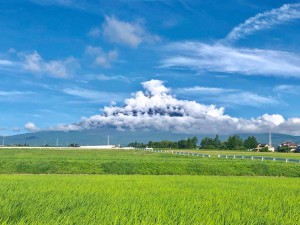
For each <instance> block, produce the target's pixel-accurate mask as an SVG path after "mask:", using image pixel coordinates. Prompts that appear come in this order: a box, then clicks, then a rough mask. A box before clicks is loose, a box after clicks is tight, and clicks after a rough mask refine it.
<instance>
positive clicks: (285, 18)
mask: <svg viewBox="0 0 300 225" xmlns="http://www.w3.org/2000/svg"><path fill="white" fill-rule="evenodd" d="M297 19H300V3H295V4H285V5H283V6H281V7H280V8H276V9H272V10H270V11H266V12H263V13H259V14H257V15H255V16H253V17H251V18H249V19H247V20H246V21H245V22H244V23H241V24H240V25H238V26H236V27H234V28H233V29H232V30H231V32H230V33H229V34H228V35H227V36H226V38H225V39H224V41H234V40H238V39H241V38H244V37H247V36H249V35H251V34H253V33H255V32H257V31H260V30H265V29H272V28H274V27H275V26H276V25H280V24H283V23H286V22H289V21H292V20H297Z"/></svg>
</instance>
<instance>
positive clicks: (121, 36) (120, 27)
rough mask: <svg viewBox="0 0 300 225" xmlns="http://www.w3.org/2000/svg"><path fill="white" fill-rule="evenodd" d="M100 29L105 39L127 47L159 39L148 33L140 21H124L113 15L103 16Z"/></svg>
mask: <svg viewBox="0 0 300 225" xmlns="http://www.w3.org/2000/svg"><path fill="white" fill-rule="evenodd" d="M93 29H95V28H93ZM102 30H103V36H104V38H105V39H106V40H107V41H110V42H113V43H117V44H122V45H126V46H129V47H137V46H139V45H140V44H141V43H143V42H145V43H153V42H157V41H159V40H160V38H159V36H157V35H152V34H150V33H149V32H148V31H147V30H146V29H145V28H144V27H143V25H142V24H141V23H140V22H133V23H130V22H125V21H121V20H118V19H117V18H115V17H114V16H111V17H110V16H106V17H105V22H104V23H103V25H102ZM91 31H92V30H91ZM91 31H90V33H91ZM92 33H94V32H92Z"/></svg>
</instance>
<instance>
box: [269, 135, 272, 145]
mask: <svg viewBox="0 0 300 225" xmlns="http://www.w3.org/2000/svg"><path fill="white" fill-rule="evenodd" d="M269 146H270V148H271V147H272V134H271V132H269Z"/></svg>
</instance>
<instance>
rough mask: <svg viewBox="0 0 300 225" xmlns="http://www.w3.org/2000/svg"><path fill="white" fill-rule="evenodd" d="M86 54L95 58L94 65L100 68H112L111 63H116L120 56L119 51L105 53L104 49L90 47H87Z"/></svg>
mask: <svg viewBox="0 0 300 225" xmlns="http://www.w3.org/2000/svg"><path fill="white" fill-rule="evenodd" d="M85 53H86V54H87V55H89V56H91V57H93V60H94V63H95V64H96V65H98V66H100V67H110V66H111V63H113V62H114V61H116V60H117V59H118V55H119V53H118V51H117V50H110V51H108V52H104V51H103V50H102V48H100V47H94V46H90V45H89V46H87V47H86V49H85Z"/></svg>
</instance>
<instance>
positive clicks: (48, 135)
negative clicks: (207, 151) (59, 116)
mask: <svg viewBox="0 0 300 225" xmlns="http://www.w3.org/2000/svg"><path fill="white" fill-rule="evenodd" d="M108 134H109V137H110V144H115V145H118V144H120V145H123V146H126V145H127V144H128V143H130V142H134V141H137V142H143V143H148V142H149V141H150V140H151V141H160V140H171V141H176V140H181V139H185V138H187V137H192V136H197V137H198V139H199V142H200V141H201V139H202V138H203V137H214V136H215V135H197V134H174V133H171V132H162V131H140V130H139V131H120V130H116V129H115V128H100V129H94V130H83V131H69V132H62V131H41V132H35V133H26V134H19V135H13V136H8V137H5V144H6V145H7V144H9V145H13V144H28V145H32V146H41V145H46V144H48V145H51V146H56V143H57V142H58V145H59V146H67V145H69V144H71V143H78V144H80V145H105V144H107V135H108ZM239 135H240V137H241V138H243V139H246V138H247V137H248V136H255V137H256V138H257V140H258V142H260V143H268V140H269V135H268V134H267V133H264V134H239ZM228 136H229V135H220V139H221V140H226V139H227V138H228ZM284 141H292V142H295V143H297V144H300V136H291V135H286V134H277V133H275V134H272V142H273V146H277V145H279V144H280V143H282V142H284ZM1 142H2V141H1ZM1 142H0V143H1ZM1 144H2V143H1Z"/></svg>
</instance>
